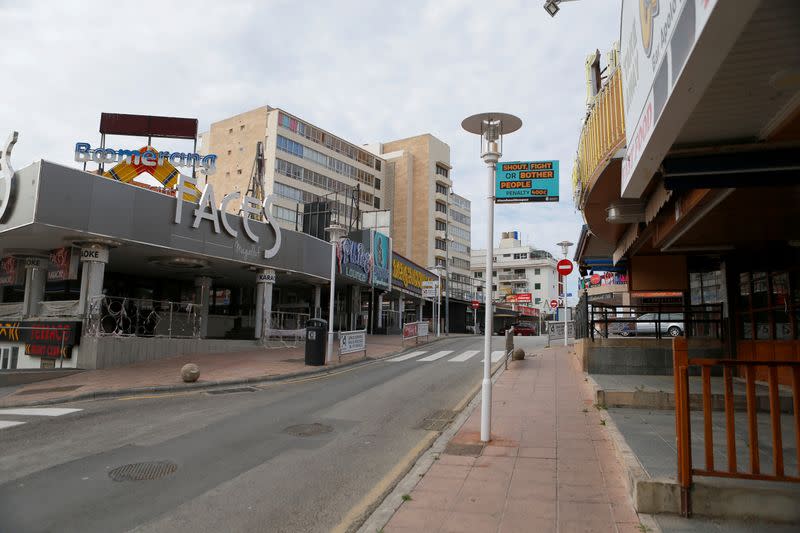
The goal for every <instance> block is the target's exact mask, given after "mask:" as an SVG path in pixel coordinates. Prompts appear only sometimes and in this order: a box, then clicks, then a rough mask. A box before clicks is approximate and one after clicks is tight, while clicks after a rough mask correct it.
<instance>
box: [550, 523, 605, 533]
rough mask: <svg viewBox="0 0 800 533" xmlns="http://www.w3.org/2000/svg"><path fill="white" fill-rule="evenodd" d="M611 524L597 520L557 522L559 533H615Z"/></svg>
mask: <svg viewBox="0 0 800 533" xmlns="http://www.w3.org/2000/svg"><path fill="white" fill-rule="evenodd" d="M616 531H617V529H616V527H615V526H614V524H613V523H612V522H607V521H599V520H565V521H559V522H558V532H559V533H616Z"/></svg>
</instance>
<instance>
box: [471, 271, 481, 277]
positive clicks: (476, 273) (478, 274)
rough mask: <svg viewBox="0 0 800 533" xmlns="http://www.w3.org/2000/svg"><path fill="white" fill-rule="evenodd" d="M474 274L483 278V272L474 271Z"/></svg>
mask: <svg viewBox="0 0 800 533" xmlns="http://www.w3.org/2000/svg"><path fill="white" fill-rule="evenodd" d="M473 275H474V276H475V277H476V278H483V272H473Z"/></svg>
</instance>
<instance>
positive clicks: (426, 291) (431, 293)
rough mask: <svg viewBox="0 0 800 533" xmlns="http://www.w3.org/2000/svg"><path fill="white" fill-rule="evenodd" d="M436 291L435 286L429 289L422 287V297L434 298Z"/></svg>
mask: <svg viewBox="0 0 800 533" xmlns="http://www.w3.org/2000/svg"><path fill="white" fill-rule="evenodd" d="M436 293H437V291H436V288H433V289H429V288H427V287H425V288H424V289H422V297H423V298H436V296H437V294H436Z"/></svg>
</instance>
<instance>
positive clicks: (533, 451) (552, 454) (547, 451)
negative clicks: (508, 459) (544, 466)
mask: <svg viewBox="0 0 800 533" xmlns="http://www.w3.org/2000/svg"><path fill="white" fill-rule="evenodd" d="M517 457H523V458H526V459H555V458H556V448H545V447H541V446H540V447H528V446H524V447H523V446H521V447H520V448H519V452H518V453H517Z"/></svg>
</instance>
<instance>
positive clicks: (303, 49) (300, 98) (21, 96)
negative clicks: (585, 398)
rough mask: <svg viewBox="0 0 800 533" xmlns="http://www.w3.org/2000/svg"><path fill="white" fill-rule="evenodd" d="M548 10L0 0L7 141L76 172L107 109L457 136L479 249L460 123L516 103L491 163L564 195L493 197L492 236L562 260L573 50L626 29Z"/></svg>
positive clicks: (18, 153) (356, 138) (573, 120)
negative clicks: (550, 168)
mask: <svg viewBox="0 0 800 533" xmlns="http://www.w3.org/2000/svg"><path fill="white" fill-rule="evenodd" d="M543 3H544V2H543V0H516V1H511V0H508V1H506V0H494V1H493V2H486V1H471V0H436V1H421V0H419V1H418V0H404V1H402V2H386V1H375V0H373V1H355V0H337V1H336V2H323V1H319V2H315V1H307V2H297V1H295V0H290V1H283V0H271V1H263V0H262V1H238V0H227V1H225V2H218V1H214V2H210V1H209V2H207V1H204V0H195V1H192V2H165V1H163V0H162V1H159V2H150V1H146V0H145V1H136V2H123V1H119V2H116V1H115V2H113V3H111V2H103V1H99V2H89V1H77V0H60V1H59V2H45V1H37V0H27V1H25V2H20V1H18V0H0V28H1V29H0V72H1V73H2V74H1V75H0V80H2V81H0V136H2V137H3V139H5V137H6V135H7V132H9V131H11V130H17V131H19V132H20V139H19V142H18V144H17V146H16V147H15V150H14V153H13V156H12V162H13V163H14V165H15V167H16V168H18V169H19V168H22V167H23V166H26V165H27V164H29V163H30V162H32V161H35V160H38V159H47V160H50V161H55V162H59V163H64V164H75V165H77V163H73V161H72V158H73V151H74V145H75V143H76V142H78V141H86V142H90V143H92V144H93V145H94V144H99V133H98V132H97V131H98V130H97V129H98V125H99V119H100V113H101V112H112V113H138V114H150V115H167V116H182V117H196V118H197V119H199V122H200V129H201V131H203V130H205V129H207V128H208V126H209V124H210V123H212V122H215V121H217V120H221V119H223V118H226V117H229V116H231V115H234V114H237V113H241V112H243V111H247V110H249V109H253V108H255V107H259V106H262V105H267V104H268V105H271V106H274V107H281V108H283V109H286V110H287V111H289V112H290V113H292V114H294V115H297V116H299V117H301V118H303V119H305V120H307V121H309V122H311V123H313V124H317V125H319V126H320V127H322V128H324V129H326V130H328V131H331V132H332V133H335V134H336V135H338V136H340V137H342V138H344V139H347V140H349V141H350V142H352V143H354V144H357V145H361V144H367V143H375V142H386V141H390V140H394V139H400V138H405V137H410V136H413V135H418V134H422V133H431V134H433V135H435V136H436V137H438V138H440V139H442V140H443V141H445V142H446V143H448V144H449V145H450V149H451V153H450V157H451V164H452V166H453V171H452V174H451V176H452V178H453V182H454V185H453V189H454V191H455V192H457V193H458V194H461V195H462V196H465V197H467V198H469V199H470V200H471V201H472V247H473V248H476V249H477V248H484V247H485V245H486V226H485V222H484V221H485V220H486V217H487V210H488V207H487V200H486V196H487V192H486V191H487V175H486V172H487V171H486V167H485V166H484V164H483V162H482V161H481V160H480V154H479V144H478V138H477V136H474V135H472V134H469V133H466V132H465V131H463V130H462V129H461V121H462V120H463V119H464V118H465V117H467V116H469V115H472V114H475V113H480V112H484V111H500V112H505V113H511V114H514V115H517V116H518V117H520V118H521V119H522V122H523V126H522V129H521V130H519V131H518V132H516V133H513V134H511V135H509V136H508V137H506V139H505V143H504V153H503V157H502V160H503V161H516V160H522V161H525V160H549V159H557V160H559V161H560V165H561V180H560V196H561V199H560V202H559V203H557V204H556V203H547V204H544V203H528V204H511V205H509V204H504V205H498V206H496V208H495V243H496V242H497V239H498V238H499V234H500V232H502V231H510V230H518V231H520V232H521V234H522V237H523V240H524V241H525V242H526V243H529V244H533V245H535V246H537V247H539V248H542V249H545V250H548V251H550V252H552V253H553V254H554V255H556V256H561V252H560V248H559V247H558V246H556V245H555V243H557V242H559V241H562V240H564V239H567V240H570V241H572V242H577V240H578V235H579V232H580V227H581V223H582V222H581V220H582V219H581V215H580V213H579V212H577V211H576V210H575V207H574V205H573V200H572V180H571V175H572V166H573V162H574V158H575V151H576V147H577V141H578V135H579V133H580V128H581V119H582V117H583V115H584V114H585V94H586V91H585V75H584V61H585V58H586V56H587V55H588V54H590V53H592V52H593V51H594V50H595V49H600V51H601V52H605V51H607V50H608V49H609V48H610V47H611V45H612V43H613V42H614V41H616V40H618V39H619V17H620V0H580V1H576V2H569V3H565V4H562V6H561V11H560V12H559V13H558V14H557V16H556V17H554V18H551V17H550V16H549V15H548V14H547V13H546V12H545V11H544V9H542V5H543ZM126 147H127V146H126ZM166 148H167V149H169V148H168V147H166ZM572 251H573V252H574V248H573V250H572ZM570 255H571V254H570Z"/></svg>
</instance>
